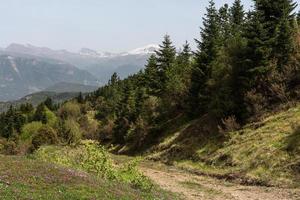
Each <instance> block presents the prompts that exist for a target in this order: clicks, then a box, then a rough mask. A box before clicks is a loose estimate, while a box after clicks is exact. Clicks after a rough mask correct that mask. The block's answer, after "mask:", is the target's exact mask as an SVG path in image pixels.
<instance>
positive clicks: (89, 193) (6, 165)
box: [0, 155, 173, 200]
mask: <svg viewBox="0 0 300 200" xmlns="http://www.w3.org/2000/svg"><path fill="white" fill-rule="evenodd" d="M0 159H1V162H0V199H2V200H12V199H18V200H23V199H24V200H25V199H39V200H43V199H45V200H46V199H62V200H63V199H65V200H67V199H74V200H75V199H78V200H79V199H103V200H105V199H109V200H113V199H118V200H119V199H124V200H125V199H128V200H132V199H173V197H171V196H169V195H167V194H165V193H163V192H162V191H153V193H145V192H142V191H141V190H137V189H134V188H132V187H131V186H130V185H129V184H124V183H117V182H113V181H110V180H108V179H103V178H100V177H98V176H95V175H94V174H89V173H87V172H84V171H80V170H76V169H73V168H66V167H62V166H61V165H55V164H50V163H47V162H43V161H39V160H33V159H28V158H24V157H12V156H1V155H0Z"/></svg>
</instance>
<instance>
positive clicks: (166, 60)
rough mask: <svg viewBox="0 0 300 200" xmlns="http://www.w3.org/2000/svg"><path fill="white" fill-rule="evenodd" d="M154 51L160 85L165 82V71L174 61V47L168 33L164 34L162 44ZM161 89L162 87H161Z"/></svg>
mask: <svg viewBox="0 0 300 200" xmlns="http://www.w3.org/2000/svg"><path fill="white" fill-rule="evenodd" d="M159 47H160V48H159V50H157V51H155V52H156V57H157V66H158V71H159V76H160V81H161V83H162V85H164V83H165V82H166V71H167V70H168V69H169V68H170V67H172V64H174V62H175V57H176V48H175V47H174V46H173V43H172V41H171V38H170V36H169V35H165V36H164V40H163V42H162V44H161V45H160V46H159ZM162 89H163V88H162Z"/></svg>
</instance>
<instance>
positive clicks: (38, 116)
mask: <svg viewBox="0 0 300 200" xmlns="http://www.w3.org/2000/svg"><path fill="white" fill-rule="evenodd" d="M33 119H34V120H35V121H41V122H42V123H43V124H46V123H47V116H46V110H45V104H44V103H41V104H39V105H38V106H37V108H36V111H35V113H34V117H33Z"/></svg>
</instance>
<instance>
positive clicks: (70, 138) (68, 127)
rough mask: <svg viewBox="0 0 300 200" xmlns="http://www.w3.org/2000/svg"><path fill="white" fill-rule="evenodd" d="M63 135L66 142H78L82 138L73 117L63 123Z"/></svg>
mask: <svg viewBox="0 0 300 200" xmlns="http://www.w3.org/2000/svg"><path fill="white" fill-rule="evenodd" d="M63 126H64V127H63V129H64V132H65V133H64V137H65V139H66V141H67V143H68V144H75V145H76V144H78V143H79V142H80V140H81V138H82V131H81V129H80V126H79V124H78V123H77V122H76V121H75V120H73V119H67V120H66V121H64V125H63Z"/></svg>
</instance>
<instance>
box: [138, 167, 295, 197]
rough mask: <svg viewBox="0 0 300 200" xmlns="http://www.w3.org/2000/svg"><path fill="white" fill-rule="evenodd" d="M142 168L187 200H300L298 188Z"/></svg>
mask: <svg viewBox="0 0 300 200" xmlns="http://www.w3.org/2000/svg"><path fill="white" fill-rule="evenodd" d="M140 169H141V171H142V172H143V173H144V175H146V176H148V177H149V178H150V179H152V180H153V181H154V182H155V183H156V184H158V185H159V186H160V187H161V188H163V189H165V190H168V191H171V192H174V193H178V194H179V195H180V196H181V197H182V198H183V199H186V200H300V190H298V189H297V190H296V189H281V188H270V187H257V186H242V185H237V184H233V183H230V182H226V181H224V180H216V179H213V178H210V177H204V176H197V175H194V174H191V173H188V172H184V171H181V170H178V169H175V168H172V167H171V168H169V167H162V166H159V165H158V164H157V165H156V164H155V165H152V166H151V165H143V166H141V168H140Z"/></svg>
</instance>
